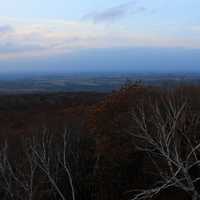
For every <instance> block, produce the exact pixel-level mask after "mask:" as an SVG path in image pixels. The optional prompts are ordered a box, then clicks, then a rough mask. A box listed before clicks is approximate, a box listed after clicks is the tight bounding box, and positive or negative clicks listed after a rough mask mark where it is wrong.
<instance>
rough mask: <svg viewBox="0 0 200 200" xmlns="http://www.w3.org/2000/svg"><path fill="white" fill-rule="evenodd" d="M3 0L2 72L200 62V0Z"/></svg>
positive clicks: (199, 64)
mask: <svg viewBox="0 0 200 200" xmlns="http://www.w3.org/2000/svg"><path fill="white" fill-rule="evenodd" d="M0 5H1V7H0V9H1V12H0V72H4V71H23V70H27V71H31V70H36V71H37V70H47V71H48V70H52V69H53V70H59V69H65V70H101V69H102V70H118V69H121V70H123V69H126V70H130V69H131V70H139V69H142V70H147V71H151V69H154V70H167V69H170V70H174V69H175V68H176V69H177V68H178V69H183V70H190V69H191V70H194V71H195V70H198V69H200V59H198V57H200V12H199V9H200V1H199V0H173V1H169V0H106V1H102V0H73V1H70V0H42V1H41V0H28V1H27V0H6V1H5V0H0ZM122 56H123V58H122V59H121V60H120V59H119V58H120V57H122ZM116 60H117V61H118V62H116ZM186 64H187V65H186Z"/></svg>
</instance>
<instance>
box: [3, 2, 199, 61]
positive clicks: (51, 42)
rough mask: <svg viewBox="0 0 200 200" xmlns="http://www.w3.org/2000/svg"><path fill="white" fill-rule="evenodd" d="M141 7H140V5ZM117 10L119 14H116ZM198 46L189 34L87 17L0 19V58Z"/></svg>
mask: <svg viewBox="0 0 200 200" xmlns="http://www.w3.org/2000/svg"><path fill="white" fill-rule="evenodd" d="M127 7H128V4H124V5H121V6H119V7H116V8H115V9H111V10H110V12H104V14H102V15H99V16H98V17H97V19H98V20H103V19H105V18H106V19H110V20H111V18H112V19H113V18H115V19H116V18H117V17H119V16H122V15H123V13H124V12H125V10H126V8H127ZM141 10H143V9H142V8H141ZM119 13H120V14H119ZM138 46H142V47H157V46H158V47H185V48H200V41H199V40H198V41H197V40H193V39H192V37H187V38H186V37H182V38H181V37H176V36H174V37H172V36H171V35H169V36H168V35H164V36H163V35H158V34H156V33H151V32H145V33H144V32H136V31H134V30H131V29H130V31H127V29H123V28H120V27H119V26H117V25H112V26H109V27H108V26H106V25H105V24H101V23H100V24H99V23H97V24H95V23H93V22H89V21H82V20H80V21H64V20H46V21H45V20H43V21H41V20H40V21H36V22H35V21H31V22H30V21H23V20H14V19H0V59H1V60H2V59H4V60H5V59H17V58H24V57H30V58H33V57H43V56H47V57H48V56H51V55H56V54H66V53H72V52H74V51H77V50H82V49H93V48H116V47H138Z"/></svg>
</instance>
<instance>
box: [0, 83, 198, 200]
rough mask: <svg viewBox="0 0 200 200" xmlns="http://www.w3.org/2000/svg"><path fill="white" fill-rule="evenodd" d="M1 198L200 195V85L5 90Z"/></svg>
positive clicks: (105, 199) (109, 199)
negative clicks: (107, 89) (103, 90)
mask: <svg viewBox="0 0 200 200" xmlns="http://www.w3.org/2000/svg"><path fill="white" fill-rule="evenodd" d="M0 131H1V135H0V138H1V140H0V199H2V200H44V199H45V200H146V199H148V200H149V199H152V200H173V199H182V200H190V199H191V200H197V199H200V134H199V131H200V87H199V86H188V85H187V86H184V85H182V86H177V87H174V88H161V87H157V86H145V85H143V84H141V83H136V84H135V83H127V84H125V85H123V86H122V87H121V88H120V89H119V90H117V91H113V92H110V93H95V92H76V93H73V92H71V93H69V92H68V93H67V92H63V93H48V94H45V93H42V94H21V95H20V94H16V95H2V96H0Z"/></svg>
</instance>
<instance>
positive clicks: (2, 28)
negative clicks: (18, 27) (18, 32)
mask: <svg viewBox="0 0 200 200" xmlns="http://www.w3.org/2000/svg"><path fill="white" fill-rule="evenodd" d="M13 31H14V29H13V27H12V26H10V25H0V34H4V33H10V32H13Z"/></svg>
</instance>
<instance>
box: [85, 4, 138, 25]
mask: <svg viewBox="0 0 200 200" xmlns="http://www.w3.org/2000/svg"><path fill="white" fill-rule="evenodd" d="M134 5H136V1H130V2H126V3H123V4H120V5H117V6H114V7H111V8H108V9H105V10H103V11H96V12H91V13H88V14H86V15H85V16H83V19H86V20H87V19H91V20H92V21H94V22H95V23H99V22H113V21H115V20H118V19H120V18H122V17H124V16H125V15H127V14H128V13H129V12H130V11H131V10H132V8H133V6H134Z"/></svg>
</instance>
